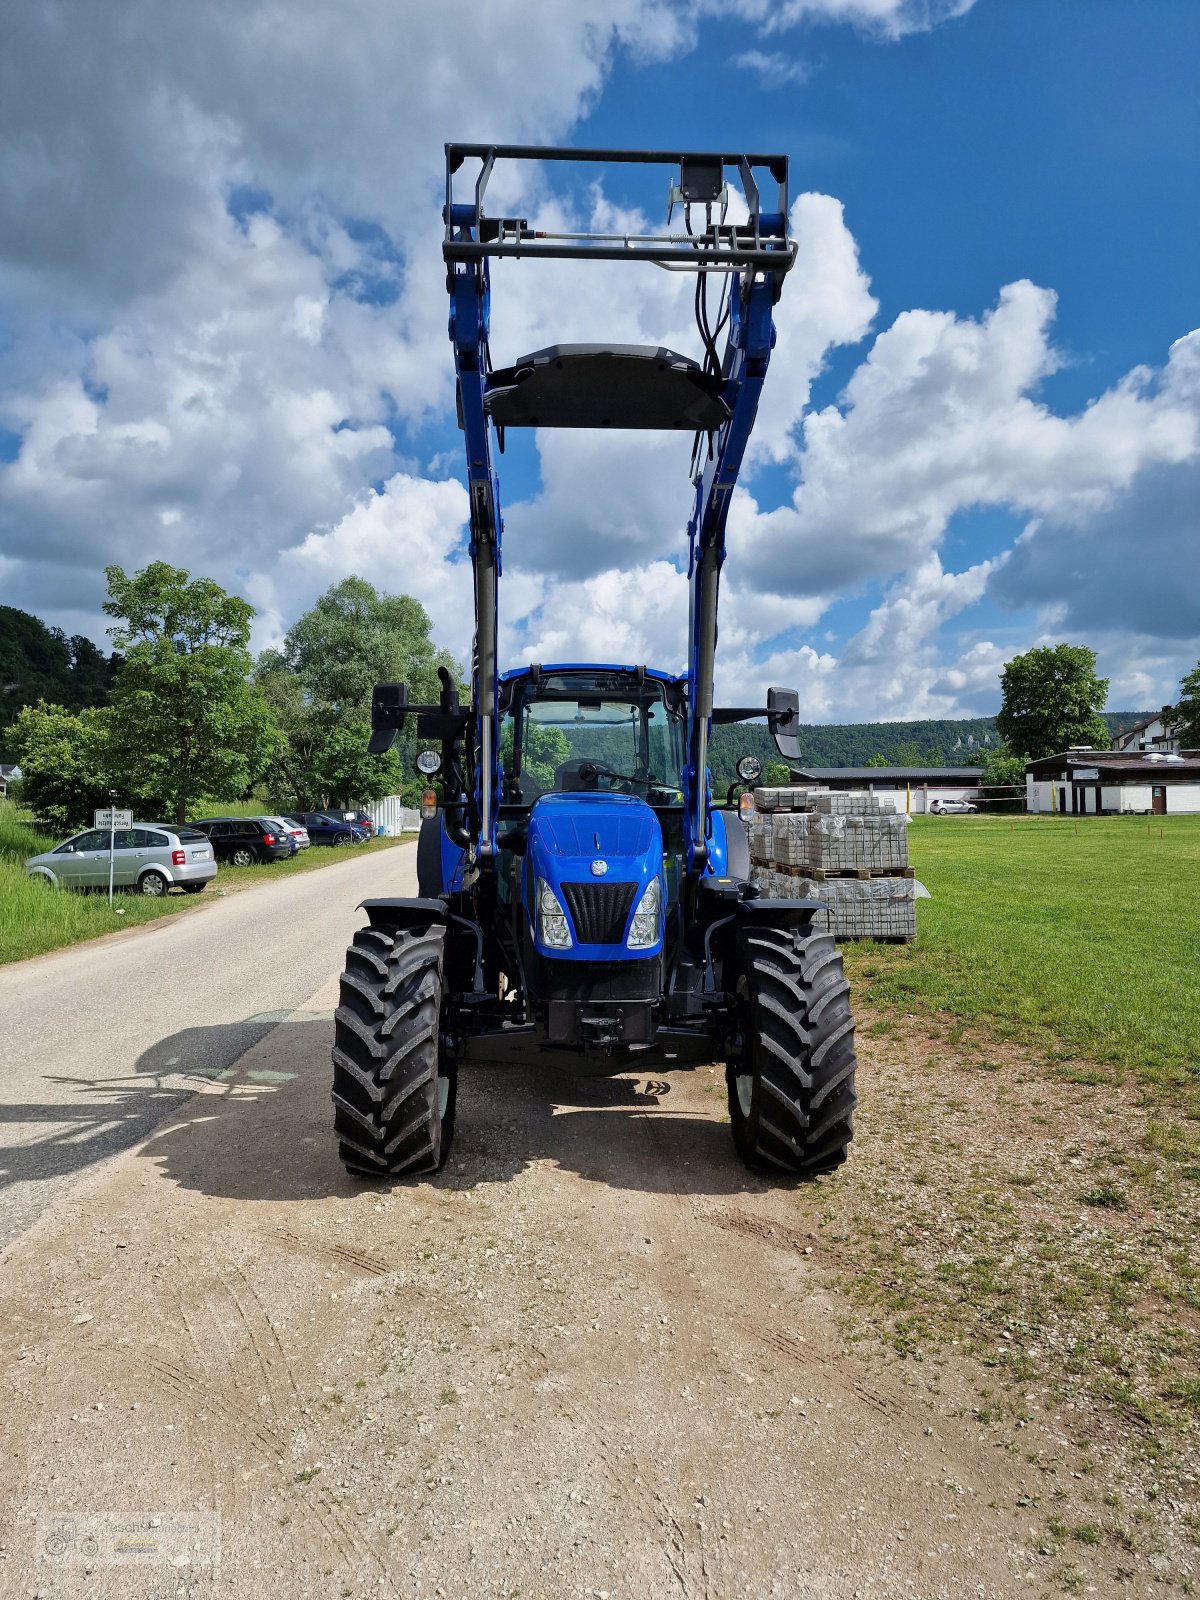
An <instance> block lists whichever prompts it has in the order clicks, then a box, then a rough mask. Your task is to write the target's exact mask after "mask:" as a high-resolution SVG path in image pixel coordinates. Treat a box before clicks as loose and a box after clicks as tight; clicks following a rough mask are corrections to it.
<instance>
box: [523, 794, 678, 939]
mask: <svg viewBox="0 0 1200 1600" xmlns="http://www.w3.org/2000/svg"><path fill="white" fill-rule="evenodd" d="M662 864H663V842H662V829H661V828H660V827H659V825H658V818H657V817H656V816H655V815H654V812H653V811H652V810H651V809H650V807H649V806H648V805H647V804H646V802H645V801H644V800H640V799H638V798H637V797H636V796H634V795H626V794H602V795H594V794H578V793H572V794H547V795H543V796H542V797H541V799H540V800H538V801H537V802H536V803H535V804H534V807H533V809H532V811H531V812H530V814H529V843H528V845H527V847H526V855H525V870H526V885H525V887H526V899H525V904H526V906H527V907H528V909H529V911H530V913H531V922H532V923H533V925H534V927H535V929H536V926H537V911H536V897H537V880H538V879H539V878H540V879H541V880H542V882H544V883H545V884H547V885H548V886H549V887H550V888H551V889H553V891H554V893H555V894H556V895H557V897H558V899H559V902H560V903H561V904H562V905H563V906H564V908H565V910H566V913H567V916H568V918H569V920H570V922H571V931H572V934H573V944H572V947H571V948H570V949H569V950H562V949H556V950H554V951H553V952H549V951H547V952H546V953H548V954H549V953H552V954H553V955H555V956H556V957H559V958H565V959H567V960H572V959H573V960H588V961H596V960H612V959H613V957H614V956H615V955H617V954H621V955H623V956H624V958H625V959H630V958H634V959H637V958H642V957H645V956H654V955H657V954H658V953H659V951H660V950H661V949H662V938H661V919H662V913H661V910H660V913H659V938H658V939H657V940H656V941H655V943H654V945H653V946H652V947H650V948H647V949H639V950H636V951H633V950H627V949H625V939H626V935H627V932H628V929H629V924H630V922H631V920H632V917H633V913H634V910H635V908H636V906H637V905H638V903H639V902H640V900H641V898H642V895H643V894H644V892H645V890H646V888H647V886H648V884H649V883H650V882H651V880H652V879H654V878H658V879H660V880H661V878H662ZM660 906H661V895H660ZM539 948H542V946H541V945H540V941H539Z"/></svg>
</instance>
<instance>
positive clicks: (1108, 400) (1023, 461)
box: [737, 281, 1200, 595]
mask: <svg viewBox="0 0 1200 1600" xmlns="http://www.w3.org/2000/svg"><path fill="white" fill-rule="evenodd" d="M1054 306H1055V297H1054V295H1053V293H1051V292H1050V291H1048V290H1046V289H1042V288H1038V287H1037V286H1036V285H1034V284H1032V283H1029V282H1025V281H1022V282H1019V283H1014V284H1009V285H1008V286H1007V287H1006V288H1004V289H1003V290H1002V291H1001V293H1000V298H999V301H998V303H997V305H996V307H995V308H994V309H993V310H991V311H989V312H988V313H987V314H986V315H984V316H983V317H982V318H980V319H979V320H978V321H976V320H974V319H971V318H959V317H955V316H954V315H952V314H950V313H948V312H929V311H910V312H905V313H903V314H902V315H901V316H899V317H897V319H896V320H895V322H894V323H893V324H892V326H891V327H890V328H888V329H886V330H885V331H884V332H883V333H881V334H880V335H879V336H878V338H877V339H876V340H875V343H874V345H873V346H872V348H871V351H870V353H869V355H868V356H867V358H866V360H865V361H863V363H862V364H861V365H860V366H859V368H858V369H857V370H856V372H855V373H854V375H853V376H852V377H851V379H850V381H849V383H848V384H847V386H846V389H845V392H844V394H843V396H842V398H841V401H840V403H839V404H837V405H832V406H827V407H825V408H824V409H822V410H821V411H818V412H815V413H813V414H811V415H809V416H808V417H807V419H806V420H805V422H804V426H803V443H802V446H801V449H800V451H799V455H798V461H797V464H798V469H799V473H800V481H799V483H798V485H797V488H796V491H795V494H794V496H793V499H792V503H791V504H790V505H789V506H785V507H783V508H780V509H776V510H772V511H766V512H761V513H759V514H758V515H756V516H755V517H753V518H749V519H742V520H741V521H740V522H739V525H738V529H737V553H738V556H739V559H740V560H741V561H744V562H745V564H746V567H747V570H748V573H749V575H750V576H751V578H752V581H755V582H757V583H759V584H765V583H766V582H767V581H768V579H770V580H771V581H773V582H774V583H775V584H777V585H780V586H782V587H785V588H787V589H790V590H791V592H794V593H796V594H798V595H811V594H814V593H828V592H831V591H836V590H845V589H846V588H848V587H852V586H854V585H857V584H861V583H863V582H865V581H866V580H867V579H869V578H871V577H875V576H879V575H881V574H888V573H893V572H897V571H905V570H908V569H910V568H916V567H918V566H919V565H920V563H921V562H922V560H923V559H924V558H925V557H926V556H927V555H928V553H929V552H930V551H933V550H935V549H936V548H937V547H938V545H939V544H940V541H941V540H942V538H943V536H944V535H945V532H946V530H947V528H948V526H949V524H950V521H951V519H952V518H953V517H954V516H955V514H956V513H958V512H961V511H965V510H966V509H968V508H970V507H973V506H988V505H991V506H1002V507H1008V508H1010V509H1012V510H1016V511H1018V512H1028V513H1038V514H1041V515H1053V516H1055V517H1058V518H1061V519H1064V520H1073V521H1076V522H1078V521H1080V519H1090V518H1092V517H1094V516H1096V515H1097V514H1099V513H1101V512H1103V511H1105V510H1106V508H1108V507H1109V506H1111V505H1112V504H1113V503H1114V501H1115V499H1116V498H1117V497H1118V496H1119V495H1120V494H1121V493H1123V492H1124V491H1126V490H1128V488H1129V486H1130V485H1131V484H1132V483H1133V482H1134V480H1135V479H1136V478H1137V477H1138V476H1139V474H1142V473H1145V472H1147V471H1149V470H1150V469H1152V468H1156V467H1164V466H1178V465H1180V464H1182V463H1185V462H1188V461H1190V460H1192V459H1194V458H1195V456H1196V454H1197V450H1198V448H1200V408H1198V406H1197V396H1196V385H1195V354H1194V346H1193V343H1192V341H1191V340H1190V339H1189V340H1185V341H1181V342H1180V344H1178V345H1177V346H1175V347H1174V348H1173V350H1172V351H1171V354H1170V358H1169V360H1168V363H1167V365H1166V367H1165V369H1164V370H1163V372H1162V373H1161V374H1154V373H1151V372H1150V371H1148V370H1147V369H1144V368H1139V369H1137V370H1136V371H1134V372H1132V373H1130V374H1128V375H1127V376H1126V377H1125V378H1123V379H1122V380H1121V381H1120V382H1118V383H1117V384H1115V385H1114V386H1113V387H1112V388H1110V389H1109V390H1107V391H1105V393H1103V394H1102V395H1100V396H1099V397H1098V398H1097V399H1096V400H1094V401H1093V402H1092V403H1091V404H1090V405H1088V406H1086V407H1085V408H1084V409H1083V410H1082V411H1081V412H1079V413H1078V414H1077V415H1075V416H1068V417H1063V416H1058V415H1056V414H1055V413H1054V412H1053V411H1051V409H1050V408H1049V407H1048V406H1047V405H1046V404H1045V403H1044V402H1042V401H1040V400H1039V399H1038V398H1036V390H1037V387H1038V385H1039V383H1040V382H1041V380H1042V379H1043V378H1045V377H1046V376H1048V375H1049V374H1050V373H1051V372H1053V371H1054V370H1055V368H1056V366H1057V362H1058V358H1057V355H1056V353H1055V351H1054V348H1053V346H1052V345H1051V343H1050V325H1051V321H1052V318H1053V313H1054Z"/></svg>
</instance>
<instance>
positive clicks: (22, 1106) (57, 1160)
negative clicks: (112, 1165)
mask: <svg viewBox="0 0 1200 1600" xmlns="http://www.w3.org/2000/svg"><path fill="white" fill-rule="evenodd" d="M291 1015H293V1013H291V1012H287V1011H265V1012H260V1013H259V1014H258V1015H256V1016H253V1017H247V1018H246V1019H245V1020H244V1021H241V1022H230V1023H224V1024H222V1025H220V1026H217V1027H211V1028H185V1029H183V1030H182V1031H181V1032H179V1033H175V1034H171V1035H170V1036H169V1037H168V1038H166V1039H163V1040H160V1041H159V1043H157V1044H155V1045H152V1046H151V1048H150V1049H149V1050H146V1051H145V1052H143V1054H142V1055H141V1056H140V1057H139V1058H138V1062H137V1065H136V1067H135V1068H134V1071H133V1073H132V1074H131V1075H130V1076H129V1077H125V1078H108V1079H104V1080H99V1081H97V1080H94V1079H91V1078H86V1077H64V1076H61V1075H55V1074H54V1073H46V1074H44V1078H45V1082H46V1083H48V1084H53V1085H55V1086H56V1090H57V1094H56V1096H55V1097H54V1098H50V1099H47V1100H46V1101H44V1102H41V1103H38V1102H31V1101H27V1102H19V1103H16V1104H8V1105H0V1125H4V1126H5V1127H6V1128H7V1129H8V1130H9V1138H8V1140H7V1141H6V1142H5V1143H4V1144H2V1145H0V1189H4V1188H6V1187H8V1186H10V1185H12V1184H17V1183H38V1182H43V1181H45V1180H48V1179H54V1178H63V1177H68V1176H69V1175H70V1174H72V1173H75V1172H80V1171H82V1170H83V1168H85V1167H88V1166H91V1165H92V1163H93V1162H96V1161H102V1160H104V1159H105V1158H106V1157H108V1156H111V1155H116V1154H117V1153H118V1152H119V1151H121V1150H125V1149H128V1148H129V1146H130V1145H133V1144H137V1143H138V1141H139V1140H141V1139H144V1138H145V1137H146V1136H147V1135H148V1134H150V1133H152V1132H153V1130H154V1129H155V1128H156V1127H157V1126H158V1125H159V1123H161V1122H162V1121H163V1119H164V1117H167V1116H169V1115H170V1114H171V1112H172V1111H175V1110H177V1109H178V1108H179V1107H180V1106H183V1105H185V1104H186V1103H187V1101H188V1100H189V1099H191V1097H192V1096H193V1095H194V1094H195V1092H196V1090H197V1089H198V1088H200V1087H202V1086H203V1085H204V1084H206V1083H210V1082H214V1081H217V1080H219V1079H220V1078H221V1077H222V1076H223V1074H224V1073H226V1072H227V1071H229V1070H230V1069H231V1068H232V1067H233V1066H234V1065H235V1063H236V1062H238V1061H239V1060H240V1059H241V1058H242V1057H243V1056H244V1055H245V1054H246V1052H247V1051H249V1050H251V1049H253V1048H254V1046H255V1045H256V1044H258V1043H260V1041H261V1040H263V1039H264V1038H265V1037H266V1036H267V1035H268V1034H269V1033H271V1032H272V1030H273V1029H275V1028H277V1027H278V1026H279V1024H280V1022H281V1021H282V1020H283V1019H284V1018H285V1017H288V1016H291ZM18 1129H19V1130H21V1134H22V1135H23V1136H18V1135H17V1132H16V1130H18Z"/></svg>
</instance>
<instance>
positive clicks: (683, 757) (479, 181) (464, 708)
mask: <svg viewBox="0 0 1200 1600" xmlns="http://www.w3.org/2000/svg"><path fill="white" fill-rule="evenodd" d="M505 161H538V162H562V161H573V162H580V163H598V164H600V165H602V166H612V165H614V164H617V163H657V164H662V165H665V166H667V167H669V168H670V169H671V174H670V180H671V181H670V186H669V207H668V216H667V230H668V231H666V232H664V233H661V234H625V233H622V234H611V233H610V234H605V233H598V232H591V233H583V232H573V233H567V232H559V233H554V232H544V231H535V230H534V229H532V228H531V227H530V226H529V224H528V222H527V221H526V220H525V219H524V218H521V217H518V216H501V215H489V214H488V213H486V212H485V210H484V200H485V197H486V193H487V189H488V184H489V180H490V179H491V177H492V174H493V169H494V168H495V166H496V164H497V163H498V162H505ZM464 167H466V168H467V172H466V173H465V174H464V170H463V169H464ZM727 174H730V175H736V179H737V181H738V184H739V187H740V190H741V195H740V201H735V211H736V220H732V221H730V220H728V218H729V217H730V214H731V208H730V186H729V183H728V182H727ZM472 176H473V177H474V180H475V181H474V185H473V189H472V188H471V187H470V184H469V179H470V177H472ZM787 178H788V168H787V158H786V157H784V156H779V155H746V154H732V155H730V154H694V153H679V152H674V153H671V152H651V151H613V150H565V149H558V148H541V147H527V146H514V145H468V144H452V145H448V146H447V147H446V203H445V212H444V220H445V242H444V245H443V253H444V256H445V262H446V273H447V278H446V281H447V288H448V290H449V295H450V340H451V344H452V346H453V349H454V363H455V369H456V372H457V377H458V385H457V388H458V414H459V422H460V425H461V428H462V432H463V435H464V438H465V443H466V455H467V484H468V489H469V494H470V546H469V548H470V558H471V563H472V570H473V586H474V612H475V619H474V620H475V635H474V646H473V652H472V661H471V674H470V703H469V704H462V703H460V694H459V690H458V686H457V684H456V682H455V681H454V678H453V676H452V675H451V674H450V673H448V672H446V671H443V672H442V673H441V685H442V687H441V694H440V700H439V703H438V704H436V705H416V704H411V703H410V702H409V700H408V695H407V691H406V688H405V685H404V684H401V683H392V684H379V685H377V686H376V689H375V693H374V698H373V705H372V728H373V731H372V738H371V749H372V750H374V751H376V752H379V751H383V750H386V749H387V748H388V747H389V746H390V745H391V743H392V742H393V741H394V740H395V738H396V734H397V731H398V730H400V729H402V728H404V727H405V725H406V723H409V722H410V721H411V722H412V723H415V730H416V736H417V740H418V742H421V743H422V744H423V745H424V748H421V749H420V750H419V751H418V752H417V753H416V758H415V759H416V766H417V769H418V771H419V772H420V773H421V774H423V775H424V777H425V780H426V782H427V783H429V784H430V788H429V789H428V790H427V792H426V795H425V799H424V801H423V806H422V811H423V814H424V816H425V820H424V821H423V822H422V825H421V832H420V836H419V840H418V845H417V873H418V898H415V899H377V900H368V901H366V902H364V906H363V909H364V910H365V911H366V915H367V919H368V925H367V926H366V927H365V928H363V929H362V930H361V931H360V932H358V933H357V934H356V935H355V937H354V942H353V943H352V944H351V946H350V948H349V951H348V952H347V960H346V968H345V973H344V975H343V977H342V980H341V997H340V1004H339V1006H338V1010H337V1014H336V1024H335V1044H334V1050H333V1068H334V1078H333V1103H334V1108H335V1129H336V1134H337V1138H338V1141H339V1146H340V1154H341V1158H342V1160H343V1162H344V1163H345V1166H346V1167H347V1169H348V1170H349V1171H351V1172H352V1173H355V1174H361V1175H366V1176H368V1177H377V1178H384V1179H386V1178H392V1177H396V1176H399V1175H401V1174H410V1173H422V1172H432V1171H436V1170H437V1169H438V1168H440V1167H441V1165H442V1163H443V1162H444V1161H445V1160H446V1156H447V1153H448V1151H449V1148H450V1142H451V1139H452V1138H453V1133H454V1112H455V1096H456V1090H457V1083H458V1072H459V1067H460V1066H461V1065H463V1064H464V1063H478V1064H479V1066H480V1067H483V1066H484V1065H489V1066H503V1065H505V1064H508V1065H517V1064H532V1063H543V1064H547V1065H551V1066H553V1067H556V1068H562V1069H564V1070H566V1071H567V1072H571V1073H577V1074H592V1075H613V1074H618V1073H627V1072H641V1071H645V1070H650V1069H652V1070H653V1071H654V1072H655V1073H656V1074H660V1073H662V1072H664V1071H667V1070H670V1069H673V1068H680V1069H683V1068H691V1067H695V1066H697V1065H699V1064H702V1063H712V1062H717V1063H724V1065H725V1069H726V1075H727V1080H728V1090H729V1116H730V1121H731V1124H732V1130H733V1139H734V1143H735V1145H736V1147H737V1150H738V1152H739V1154H740V1155H741V1156H742V1158H743V1159H744V1160H745V1161H746V1162H747V1163H748V1164H749V1165H750V1166H751V1167H752V1168H755V1169H757V1170H765V1171H771V1170H774V1171H776V1172H780V1173H784V1174H803V1175H817V1174H820V1173H825V1172H829V1171H831V1170H832V1169H833V1168H835V1167H837V1166H838V1165H839V1164H840V1163H841V1162H842V1161H844V1159H845V1157H846V1150H847V1145H848V1144H849V1141H850V1137H851V1130H852V1117H853V1111H854V1106H855V1087H854V1073H855V1055H854V1021H853V1017H852V1015H851V1010H850V998H849V985H848V984H847V982H846V979H845V977H844V975H843V971H842V961H841V956H840V954H839V953H838V951H837V949H836V947H835V944H834V941H833V938H832V936H831V935H830V933H829V932H828V931H826V921H827V919H826V916H825V911H824V907H823V906H822V905H821V904H820V903H819V902H817V901H811V900H777V899H768V898H766V897H764V896H763V895H761V894H760V893H759V892H758V886H757V885H756V884H754V883H752V882H751V881H750V857H749V850H748V844H747V832H746V826H745V822H744V821H743V818H742V816H741V814H740V812H739V803H738V799H737V798H736V797H735V789H736V786H734V787H733V788H730V789H729V790H728V791H727V792H726V794H724V795H721V796H717V797H714V794H713V789H712V782H711V778H710V775H709V770H708V746H709V739H710V734H711V729H712V727H713V725H714V724H721V723H733V722H738V721H744V720H746V719H749V718H754V717H757V718H761V717H764V716H765V717H766V719H767V724H768V727H769V729H770V731H771V734H772V736H773V738H774V740H775V744H776V746H777V748H778V750H779V752H780V754H781V755H782V756H784V757H785V758H790V759H792V760H796V759H798V757H799V747H798V744H797V738H796V727H797V724H798V720H799V700H798V696H797V695H796V694H795V692H793V691H789V690H784V689H778V688H774V689H769V690H768V691H767V694H766V696H765V704H760V705H757V706H734V707H720V706H714V704H713V667H714V658H715V653H716V646H717V597H718V588H719V585H720V577H721V568H722V564H723V562H724V560H725V527H726V519H727V516H728V513H729V505H730V498H731V496H732V493H733V487H734V484H735V482H736V480H737V476H738V470H739V468H740V466H741V464H742V460H743V458H744V455H745V452H746V446H747V443H748V441H749V438H750V434H751V429H752V427H753V423H754V419H755V414H756V412H757V409H758V403H759V396H760V394H761V391H762V386H763V380H764V379H765V377H766V374H767V367H768V364H769V362H770V358H771V349H772V346H773V344H774V342H775V327H774V323H773V319H772V307H773V306H774V304H775V303H776V301H777V300H778V298H779V295H780V293H781V292H782V290H783V288H784V284H785V282H786V279H787V274H788V271H789V269H790V268H791V266H792V264H793V261H794V259H795V254H796V250H795V245H794V244H793V242H792V241H791V240H790V239H789V236H788V195H787ZM464 179H465V180H466V182H465V183H464ZM456 180H457V181H456ZM760 181H762V182H763V186H764V188H765V189H766V190H767V194H768V198H767V199H765V200H764V198H763V196H762V191H761V190H760ZM464 187H465V190H466V192H465V194H463V193H460V192H459V190H460V189H463V188H464ZM675 214H678V216H680V217H681V218H682V223H683V226H682V228H680V227H679V225H678V223H677V224H676V227H675V230H674V231H670V230H671V220H672V216H673V215H675ZM517 257H520V258H524V259H526V260H539V259H544V258H547V257H551V258H560V259H561V258H569V259H571V260H575V261H580V262H589V261H596V260H607V261H616V260H620V261H622V262H627V263H629V262H643V263H644V262H652V263H654V264H655V265H657V266H659V267H662V268H666V269H668V270H674V271H684V272H690V273H693V274H694V275H695V284H696V292H695V308H696V322H697V330H698V334H699V339H700V343H701V345H702V353H701V357H700V359H699V360H694V359H690V358H688V357H686V356H683V355H680V354H678V353H676V352H675V351H674V350H668V349H662V348H658V347H653V346H649V347H642V346H630V345H621V344H574V345H572V344H559V345H552V346H550V347H549V348H547V349H543V350H537V351H535V352H534V353H533V354H531V355H528V356H525V357H524V358H522V359H521V360H520V361H517V362H516V363H515V364H514V365H513V366H510V367H505V368H502V369H501V368H494V367H493V366H492V363H491V359H490V353H489V344H488V327H489V313H490V281H491V274H490V270H489V263H490V262H492V261H494V260H496V259H498V258H517ZM710 277H712V278H714V279H716V280H717V281H718V282H719V284H720V286H721V295H720V303H719V307H718V309H717V310H716V311H715V312H711V311H710V308H709V299H708V280H709V278H710ZM510 428H595V429H611V428H653V429H675V430H681V431H684V432H687V433H691V434H693V435H694V436H695V443H694V450H693V456H692V464H693V483H694V489H695V493H694V504H693V509H692V513H691V520H690V522H689V524H688V580H689V585H690V625H689V640H688V656H687V663H686V670H685V671H684V672H682V673H675V672H669V671H662V670H659V669H657V668H654V667H647V666H641V665H625V664H618V663H615V662H590V663H580V662H555V663H529V664H526V665H522V666H518V667H516V668H513V669H511V670H509V671H505V672H501V671H500V670H499V668H498V664H497V620H498V610H497V591H498V583H499V579H500V574H501V535H502V529H503V524H502V520H501V516H500V499H499V485H498V482H497V478H496V474H495V470H494V467H493V441H495V442H496V443H497V444H498V446H499V447H500V448H501V449H502V448H503V444H504V435H505V432H506V430H508V429H510ZM569 536H570V530H569V529H564V537H569ZM757 766H758V763H757V761H756V760H755V758H753V757H747V758H744V760H743V761H742V762H741V763H739V768H738V771H739V776H740V777H741V778H742V779H743V781H752V780H753V778H754V777H755V776H756V775H757ZM435 782H436V787H434V784H435Z"/></svg>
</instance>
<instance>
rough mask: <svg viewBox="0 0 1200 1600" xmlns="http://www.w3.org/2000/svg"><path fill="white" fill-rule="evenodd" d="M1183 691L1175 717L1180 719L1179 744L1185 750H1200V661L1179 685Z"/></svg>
mask: <svg viewBox="0 0 1200 1600" xmlns="http://www.w3.org/2000/svg"><path fill="white" fill-rule="evenodd" d="M1179 687H1180V689H1181V690H1182V691H1183V692H1182V693H1181V694H1180V696H1179V704H1178V705H1177V706H1176V707H1175V715H1176V717H1177V718H1178V719H1179V744H1180V748H1181V749H1183V750H1194V749H1197V748H1200V661H1197V663H1196V665H1195V667H1194V668H1193V669H1192V671H1191V672H1189V673H1188V675H1187V677H1186V678H1184V680H1183V681H1182V683H1181V684H1180V685H1179Z"/></svg>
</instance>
